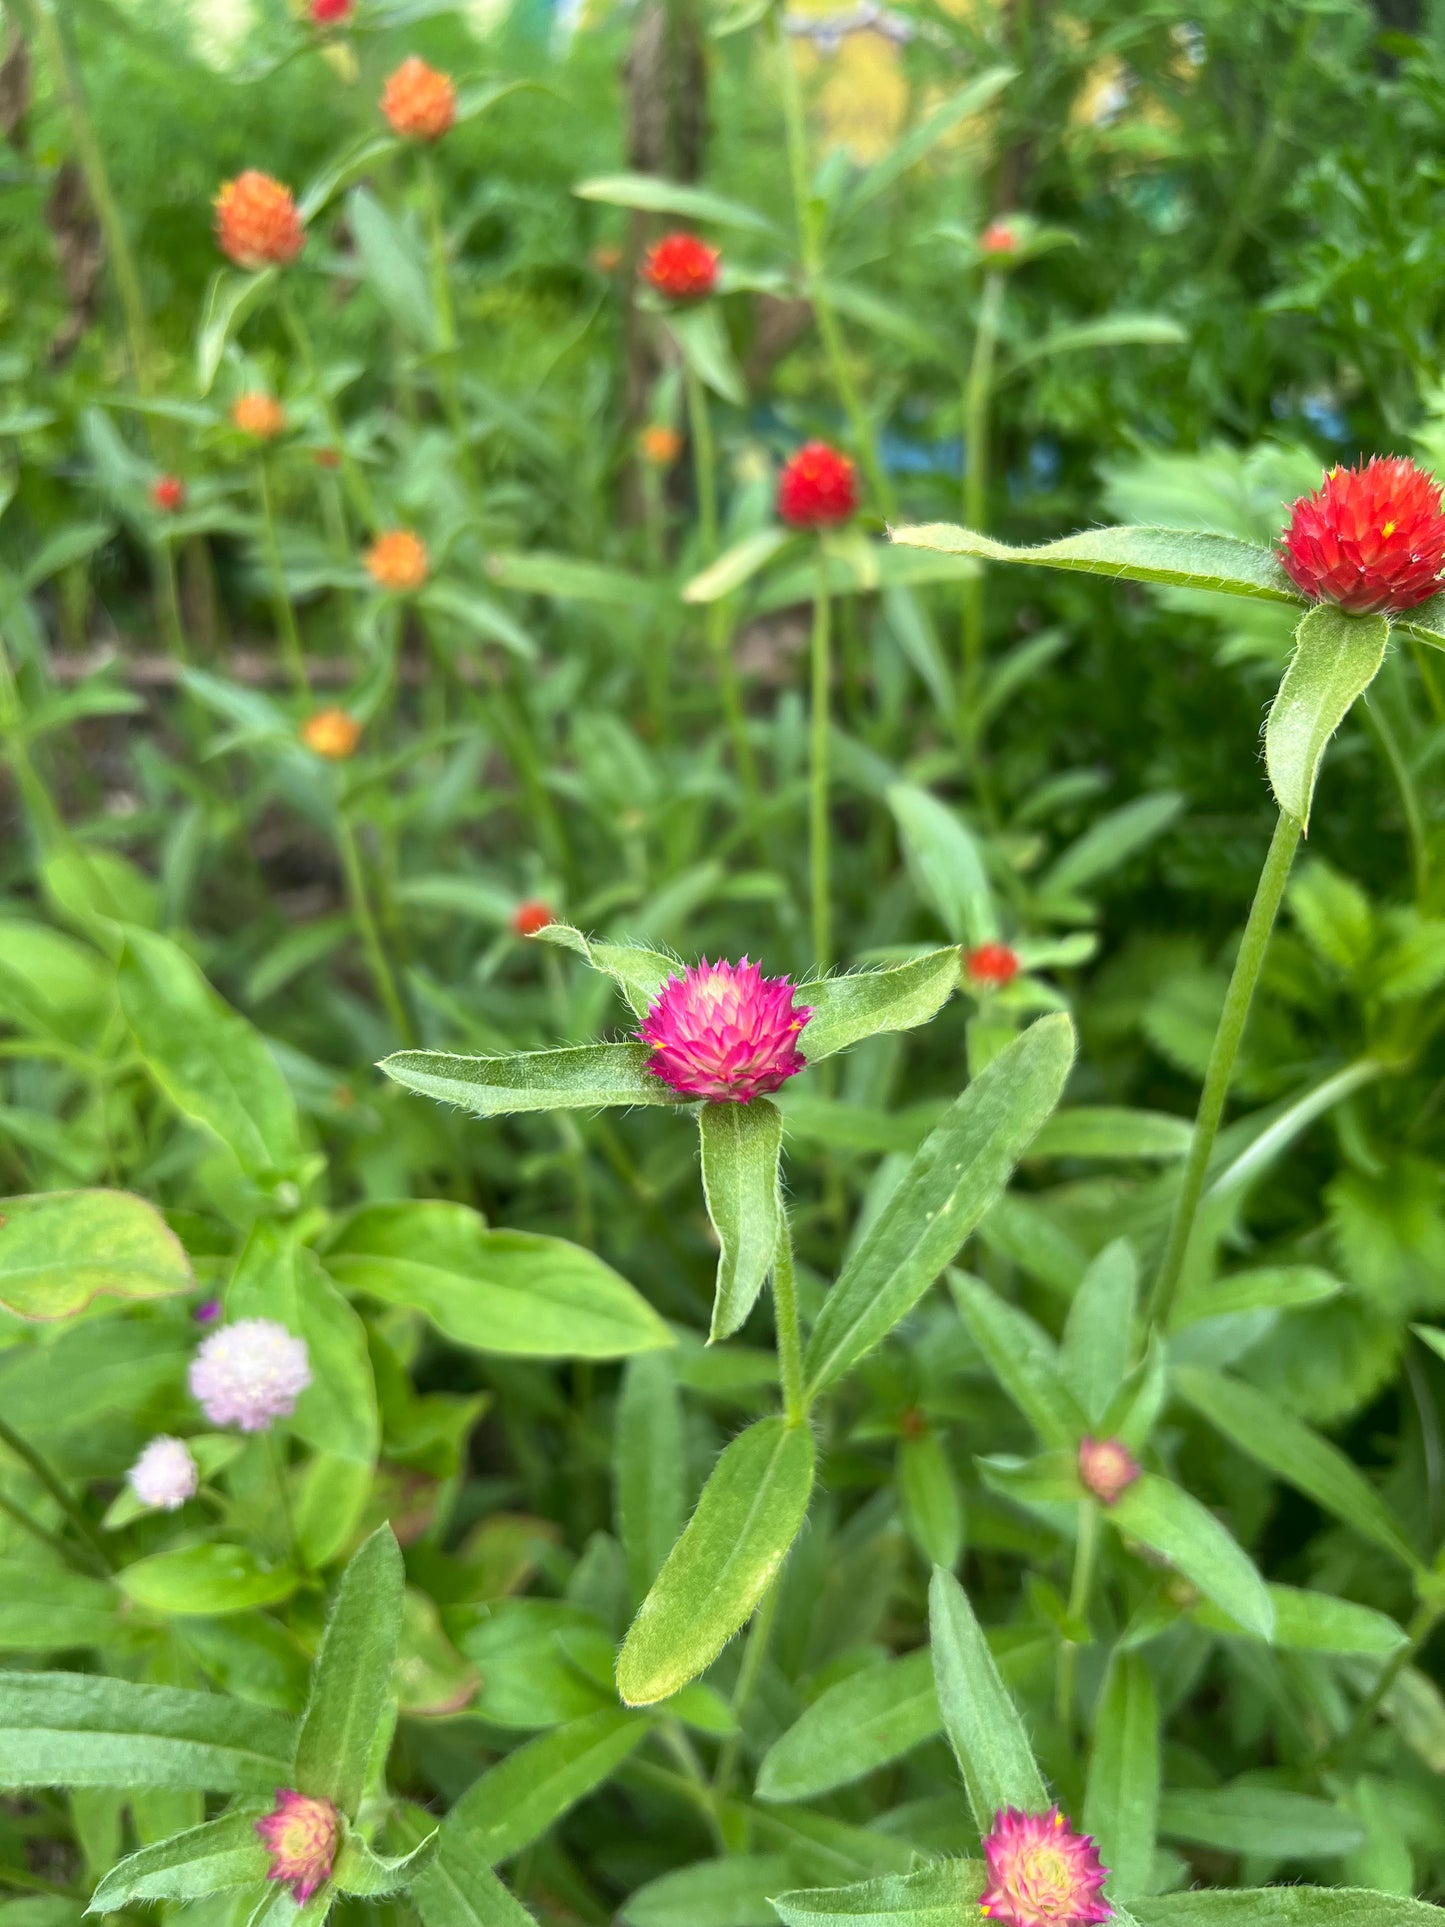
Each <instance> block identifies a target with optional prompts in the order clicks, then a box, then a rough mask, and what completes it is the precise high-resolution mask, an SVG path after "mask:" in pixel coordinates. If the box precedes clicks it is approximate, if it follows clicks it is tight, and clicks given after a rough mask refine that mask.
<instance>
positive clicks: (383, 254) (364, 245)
mask: <svg viewBox="0 0 1445 1927" xmlns="http://www.w3.org/2000/svg"><path fill="white" fill-rule="evenodd" d="M346 212H347V219H348V223H349V225H350V227H351V231H352V233H353V234H354V235H355V237H356V251H357V253H358V254H359V255H360V256H361V267H362V272H363V274H364V276H365V278H366V282H367V285H368V286H369V287H370V288H371V290H372V292H373V293H374V294H375V295H376V297H377V299H378V300H379V301H380V302H381V305H382V306H383V307H384V308H385V309H386V311H387V313H388V314H389V315H390V316H391V318H392V320H393V321H395V323H396V324H397V326H398V327H399V328H400V329H401V331H402V333H403V334H404V335H405V336H406V337H407V339H408V340H409V341H411V342H414V343H415V344H416V346H417V347H419V348H435V347H436V345H437V343H438V340H439V339H440V332H439V329H438V327H437V315H436V305H435V303H434V302H433V300H432V294H431V285H430V283H429V282H428V280H427V267H426V257H425V255H424V254H423V252H422V250H421V248H420V246H419V245H418V244H417V242H416V241H415V239H414V238H413V237H412V235H411V234H410V233H409V232H408V231H407V229H406V228H405V227H403V226H402V224H401V223H400V222H399V221H398V220H396V218H395V217H394V216H393V215H392V214H390V213H389V212H388V211H387V209H386V208H384V207H383V206H382V205H381V203H380V201H378V200H377V198H376V196H375V195H374V194H372V193H371V192H370V191H369V190H368V189H366V188H364V187H356V188H353V189H352V190H351V193H350V195H349V196H348V197H347V202H346Z"/></svg>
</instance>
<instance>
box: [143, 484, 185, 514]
mask: <svg viewBox="0 0 1445 1927" xmlns="http://www.w3.org/2000/svg"><path fill="white" fill-rule="evenodd" d="M185 505H186V485H185V483H184V482H183V481H182V480H181V478H180V476H179V475H159V476H157V477H156V479H155V481H153V482H152V483H151V506H152V507H153V508H158V509H159V510H160V512H161V514H162V515H176V514H179V512H180V511H181V510H182V509H183V508H184V507H185Z"/></svg>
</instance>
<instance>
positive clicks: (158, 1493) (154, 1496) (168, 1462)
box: [125, 1432, 201, 1512]
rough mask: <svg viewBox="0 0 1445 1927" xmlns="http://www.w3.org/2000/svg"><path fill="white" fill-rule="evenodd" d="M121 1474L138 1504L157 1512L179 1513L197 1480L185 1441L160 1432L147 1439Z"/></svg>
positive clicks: (194, 1490)
mask: <svg viewBox="0 0 1445 1927" xmlns="http://www.w3.org/2000/svg"><path fill="white" fill-rule="evenodd" d="M125 1476H126V1479H127V1482H128V1483H129V1485H130V1489H131V1491H132V1492H134V1494H135V1496H136V1497H137V1498H138V1499H139V1500H140V1502H141V1504H142V1505H149V1506H154V1507H155V1508H156V1510H157V1511H158V1512H179V1511H180V1509H181V1507H182V1506H183V1505H184V1504H185V1502H186V1500H187V1499H191V1498H194V1497H195V1492H196V1487H197V1486H198V1485H199V1484H200V1482H201V1475H200V1473H199V1471H198V1470H197V1469H196V1462H195V1460H194V1459H193V1458H192V1457H191V1450H190V1447H189V1446H188V1445H187V1444H186V1442H185V1440H184V1439H173V1438H168V1437H167V1436H166V1434H165V1433H164V1432H162V1433H161V1435H160V1437H159V1438H154V1439H152V1440H151V1442H150V1444H149V1445H148V1446H147V1447H146V1448H145V1450H144V1451H143V1452H142V1453H141V1455H140V1457H139V1458H138V1459H137V1460H136V1462H135V1464H134V1465H133V1466H132V1467H131V1469H130V1471H129V1472H127V1473H126V1475H125Z"/></svg>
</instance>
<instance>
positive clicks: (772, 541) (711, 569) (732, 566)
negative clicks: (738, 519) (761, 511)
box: [682, 529, 792, 602]
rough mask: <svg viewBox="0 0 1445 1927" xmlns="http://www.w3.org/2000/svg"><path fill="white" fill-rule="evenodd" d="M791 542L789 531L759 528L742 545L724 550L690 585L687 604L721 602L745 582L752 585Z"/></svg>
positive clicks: (686, 592)
mask: <svg viewBox="0 0 1445 1927" xmlns="http://www.w3.org/2000/svg"><path fill="white" fill-rule="evenodd" d="M791 540H792V537H791V536H790V535H789V533H788V531H787V530H786V529H759V530H758V531H757V532H756V533H755V534H753V535H745V536H744V537H743V539H742V541H741V542H735V543H734V544H733V546H732V547H731V548H730V549H726V550H724V552H723V553H722V554H721V555H720V556H719V557H718V559H717V561H716V562H713V563H711V564H710V565H709V566H708V567H707V568H705V569H704V570H702V572H701V573H700V574H698V575H695V576H694V577H693V578H692V580H691V581H690V582H688V583H687V584H686V586H685V587H684V589H683V592H682V599H683V601H684V602H720V601H721V600H722V598H723V597H724V596H728V595H731V594H732V593H733V591H734V590H735V589H740V588H741V587H742V586H743V584H744V583H745V582H751V580H752V579H753V577H754V576H755V575H756V574H757V573H758V571H759V570H760V569H765V568H766V567H767V566H768V564H769V563H770V562H771V561H772V559H773V557H774V556H775V555H777V553H778V551H779V550H780V549H783V548H786V547H787V545H788V543H789V542H790V541H791Z"/></svg>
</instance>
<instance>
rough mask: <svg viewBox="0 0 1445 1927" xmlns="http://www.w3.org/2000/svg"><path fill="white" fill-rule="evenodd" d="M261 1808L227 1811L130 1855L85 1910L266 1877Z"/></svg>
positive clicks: (200, 1895)
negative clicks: (260, 1834) (259, 1824)
mask: <svg viewBox="0 0 1445 1927" xmlns="http://www.w3.org/2000/svg"><path fill="white" fill-rule="evenodd" d="M260 1811H261V1809H260V1808H259V1807H257V1808H252V1809H248V1810H246V1811H243V1812H240V1813H227V1814H224V1815H222V1817H221V1818H220V1819H219V1820H208V1821H207V1822H206V1824H205V1825H204V1826H200V1827H189V1828H187V1829H186V1831H185V1832H184V1833H177V1834H173V1835H172V1836H171V1838H170V1839H169V1840H160V1841H158V1842H157V1843H156V1844H155V1845H154V1846H151V1847H142V1848H141V1850H140V1852H139V1853H132V1854H127V1855H126V1857H125V1859H124V1860H122V1861H120V1862H119V1864H118V1865H116V1866H114V1867H112V1868H111V1870H110V1872H109V1873H108V1874H106V1876H105V1878H104V1879H103V1880H102V1881H101V1882H100V1884H99V1886H98V1887H97V1888H96V1890H95V1892H94V1893H93V1894H92V1895H91V1897H90V1905H89V1906H88V1907H87V1908H86V1910H85V1911H86V1912H87V1913H88V1914H114V1913H119V1912H120V1910H121V1908H122V1907H127V1906H129V1905H130V1904H131V1903H132V1902H133V1901H137V1900H204V1899H205V1898H206V1897H207V1896H208V1895H210V1894H218V1893H223V1892H225V1890H226V1889H227V1888H229V1887H249V1886H250V1885H251V1884H252V1883H253V1882H255V1881H261V1880H264V1879H265V1878H266V1874H267V1870H268V1869H269V1867H270V1864H271V1859H270V1855H269V1854H268V1853H267V1851H266V1848H265V1847H264V1846H263V1845H262V1843H261V1841H260V1840H259V1839H258V1838H257V1836H256V1817H257V1814H258V1813H259V1812H260Z"/></svg>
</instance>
